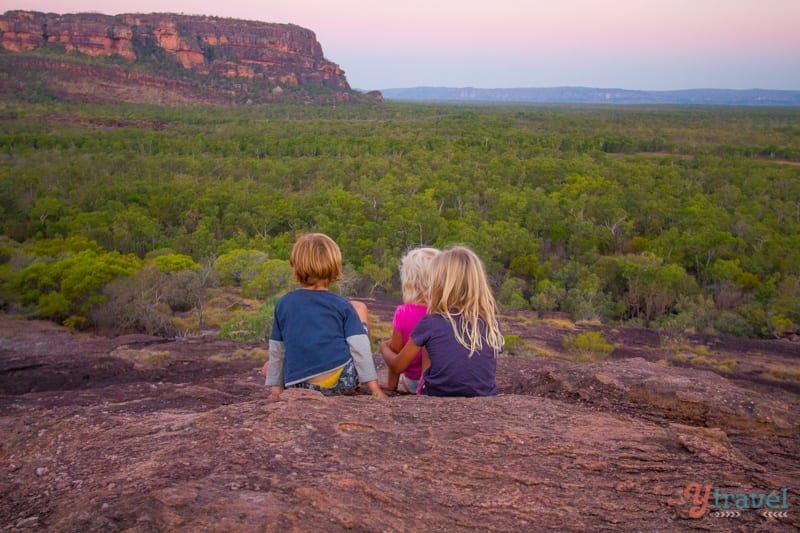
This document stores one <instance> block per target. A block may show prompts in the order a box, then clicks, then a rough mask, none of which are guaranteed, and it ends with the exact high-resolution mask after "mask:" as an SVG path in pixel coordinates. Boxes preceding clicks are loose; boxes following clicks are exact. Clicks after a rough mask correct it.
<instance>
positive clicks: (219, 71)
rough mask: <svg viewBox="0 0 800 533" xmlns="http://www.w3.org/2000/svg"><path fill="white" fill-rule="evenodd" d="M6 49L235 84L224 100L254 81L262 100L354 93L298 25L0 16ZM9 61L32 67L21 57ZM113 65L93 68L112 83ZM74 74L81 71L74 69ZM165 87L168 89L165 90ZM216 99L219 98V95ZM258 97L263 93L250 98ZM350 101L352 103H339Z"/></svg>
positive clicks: (167, 17)
mask: <svg viewBox="0 0 800 533" xmlns="http://www.w3.org/2000/svg"><path fill="white" fill-rule="evenodd" d="M0 48H2V49H4V50H6V51H8V52H31V51H35V50H38V49H45V48H46V49H47V50H51V51H52V50H56V51H58V50H63V51H64V52H66V55H65V56H64V57H65V58H67V57H72V58H75V57H79V56H78V55H77V53H80V54H83V55H84V56H91V57H114V58H122V59H123V60H124V61H116V62H115V64H114V68H115V69H116V70H117V71H119V70H120V69H122V70H127V71H130V68H127V69H126V67H125V65H128V67H131V66H133V65H147V66H151V67H153V66H154V67H157V68H158V69H159V72H160V73H161V75H163V74H164V73H165V71H167V70H169V69H172V70H173V72H174V73H177V75H176V76H174V77H176V78H180V77H181V75H180V74H179V73H180V71H188V72H190V73H192V74H194V75H197V76H198V77H199V78H198V79H202V78H214V79H215V80H219V79H221V80H229V81H230V83H229V84H228V85H227V86H225V88H224V90H223V89H222V87H221V86H220V87H219V89H220V91H221V92H220V94H222V93H224V94H225V95H226V96H228V97H230V96H231V95H232V94H239V95H241V94H243V93H248V92H250V93H253V90H254V89H253V88H254V87H255V85H253V83H252V82H255V83H256V85H258V84H261V85H263V87H262V89H261V93H263V94H262V95H267V96H269V97H273V98H274V97H275V96H276V95H280V94H281V92H280V91H272V90H271V89H270V88H268V87H267V86H270V87H271V88H274V87H275V86H282V87H285V88H286V87H296V88H302V87H311V86H317V87H323V88H327V89H331V90H334V91H336V90H338V91H342V93H343V95H344V94H346V93H349V92H350V86H349V84H348V83H347V79H346V78H345V74H344V72H343V71H342V69H340V68H339V66H338V65H336V64H335V63H332V62H330V61H328V60H327V59H325V57H324V55H323V53H322V46H321V45H320V43H319V42H318V41H317V39H316V36H315V35H314V32H312V31H311V30H308V29H305V28H301V27H299V26H295V25H292V24H274V23H267V22H257V21H247V20H236V19H225V18H217V17H206V16H187V15H174V14H123V15H116V16H108V15H101V14H92V13H80V14H65V15H58V14H54V13H39V12H31V11H8V12H6V13H5V14H3V15H0ZM3 55H4V56H14V54H3ZM4 60H5V61H6V62H11V63H14V62H15V61H17V62H18V61H22V62H23V63H26V65H27V64H28V63H30V60H22V59H20V58H13V59H11V58H9V57H5V58H4ZM37 60H39V61H40V62H41V61H44V62H49V63H50V65H49V70H50V71H54V72H56V73H57V72H59V71H61V70H62V68H63V67H64V65H65V64H66V63H68V61H67V62H66V63H65V61H59V60H56V59H52V60H51V59H49V58H45V59H40V58H37ZM27 66H29V65H27ZM107 67H108V65H103V64H100V65H96V64H95V65H93V68H97V69H98V72H97V75H98V77H100V78H105V77H107V76H106V75H104V74H103V73H102V72H100V71H102V70H104V69H107ZM23 68H24V66H23ZM70 69H71V70H74V67H70V68H68V69H67V70H70ZM110 77H112V78H118V77H119V75H118V73H117V74H113V75H111V76H110ZM165 83H166V84H168V83H167V82H163V83H162V84H165ZM241 84H244V88H243V87H242V86H241ZM217 85H220V84H217ZM221 85H225V84H224V83H223V84H221ZM256 92H258V91H256ZM212 93H213V89H212ZM209 96H210V97H211V98H210V99H211V100H213V99H214V98H213V97H214V94H209ZM253 96H257V95H254V94H250V95H249V97H253ZM342 98H344V99H346V97H343V96H341V97H340V98H339V99H340V100H341V99H342Z"/></svg>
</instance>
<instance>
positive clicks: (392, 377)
mask: <svg viewBox="0 0 800 533" xmlns="http://www.w3.org/2000/svg"><path fill="white" fill-rule="evenodd" d="M438 254H439V250H437V249H436V248H414V249H412V250H410V251H409V252H408V253H406V255H404V256H403V258H402V259H400V283H401V285H402V287H403V304H402V305H399V306H398V307H397V309H396V310H395V312H394V318H393V319H392V338H391V339H389V340H388V341H385V344H386V345H387V346H388V348H390V350H381V354H382V355H383V359H384V361H386V366H387V367H388V371H387V377H386V388H387V389H388V390H392V391H394V390H398V383H399V384H400V388H401V390H402V389H405V392H410V393H412V394H414V393H416V392H417V386H418V385H419V379H420V377H421V376H422V371H423V368H422V350H420V351H419V353H417V355H416V357H414V360H413V361H412V362H411V364H410V365H409V366H408V368H406V370H405V371H404V372H402V373H398V372H395V371H394V370H392V366H393V365H392V363H393V360H394V358H396V357H397V354H398V353H399V352H400V350H402V349H403V346H405V345H406V342H408V338H409V336H410V335H411V331H412V330H413V329H414V326H416V325H417V322H419V321H420V320H421V319H422V317H423V316H425V314H426V313H427V311H428V304H427V302H426V295H427V293H428V287H429V285H430V264H431V261H433V258H434V257H436V256H437V255H438Z"/></svg>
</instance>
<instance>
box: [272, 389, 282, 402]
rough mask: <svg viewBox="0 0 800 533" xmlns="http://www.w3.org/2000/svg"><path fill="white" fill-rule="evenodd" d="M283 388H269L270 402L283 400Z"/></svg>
mask: <svg viewBox="0 0 800 533" xmlns="http://www.w3.org/2000/svg"><path fill="white" fill-rule="evenodd" d="M281 390H282V389H281V388H280V387H270V388H269V399H270V400H280V399H281Z"/></svg>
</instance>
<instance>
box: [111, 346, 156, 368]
mask: <svg viewBox="0 0 800 533" xmlns="http://www.w3.org/2000/svg"><path fill="white" fill-rule="evenodd" d="M111 356H113V357H119V358H121V359H125V360H126V361H132V362H133V364H134V367H136V366H156V365H159V364H161V363H163V362H165V361H167V360H169V358H170V353H169V352H168V351H166V350H131V349H130V348H117V349H116V350H114V351H113V352H111Z"/></svg>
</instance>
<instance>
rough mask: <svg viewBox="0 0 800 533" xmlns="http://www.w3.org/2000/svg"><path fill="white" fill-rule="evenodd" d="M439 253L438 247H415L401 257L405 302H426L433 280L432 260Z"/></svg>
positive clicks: (401, 283)
mask: <svg viewBox="0 0 800 533" xmlns="http://www.w3.org/2000/svg"><path fill="white" fill-rule="evenodd" d="M437 255H439V250H438V249H436V248H424V247H423V248H414V249H413V250H409V251H408V252H407V253H406V255H404V256H403V257H402V258H401V259H400V285H401V286H402V288H403V302H404V303H418V304H421V303H425V302H426V301H427V297H428V288H429V287H430V281H431V261H432V260H433V258H434V257H436V256H437Z"/></svg>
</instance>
